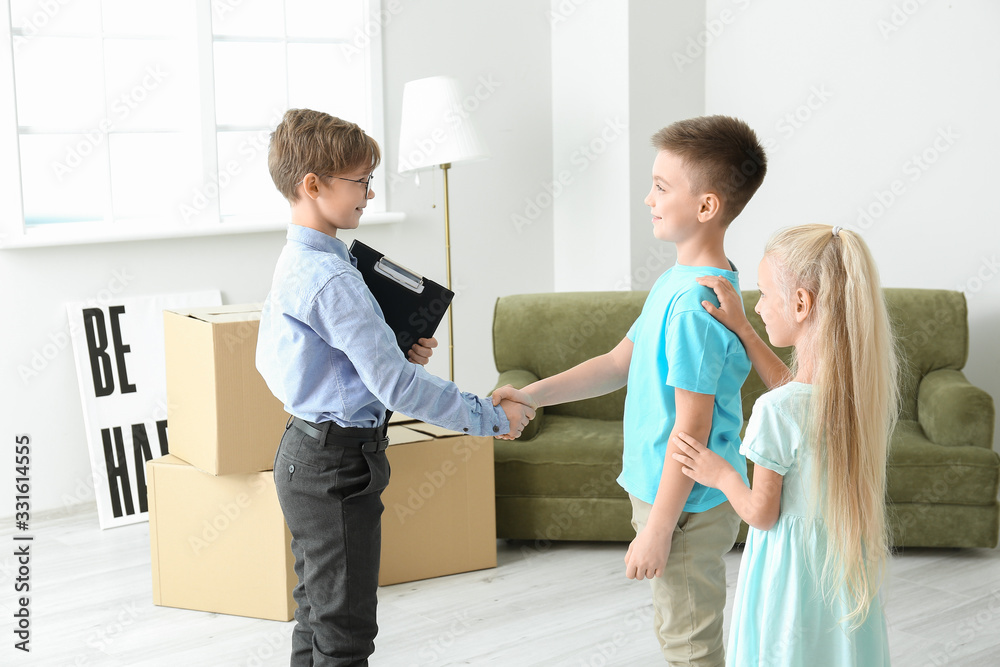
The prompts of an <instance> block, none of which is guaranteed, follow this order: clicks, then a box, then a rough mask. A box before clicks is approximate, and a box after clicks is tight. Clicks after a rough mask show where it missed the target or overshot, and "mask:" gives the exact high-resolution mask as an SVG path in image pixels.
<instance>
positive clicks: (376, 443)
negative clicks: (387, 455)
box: [361, 437, 389, 454]
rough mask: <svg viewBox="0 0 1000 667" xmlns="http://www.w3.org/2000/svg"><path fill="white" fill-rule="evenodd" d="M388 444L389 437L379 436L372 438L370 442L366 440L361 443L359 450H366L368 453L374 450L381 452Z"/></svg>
mask: <svg viewBox="0 0 1000 667" xmlns="http://www.w3.org/2000/svg"><path fill="white" fill-rule="evenodd" d="M388 446H389V438H386V437H381V438H379V439H378V440H372V441H371V442H366V443H365V444H363V445H361V451H363V452H368V453H369V454H371V453H374V452H383V451H385V448H386V447H388Z"/></svg>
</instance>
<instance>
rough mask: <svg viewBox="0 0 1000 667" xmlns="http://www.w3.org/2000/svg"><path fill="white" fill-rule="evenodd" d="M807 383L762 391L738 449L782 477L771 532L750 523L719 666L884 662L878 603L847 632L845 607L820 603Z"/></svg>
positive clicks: (862, 666) (820, 531)
mask: <svg viewBox="0 0 1000 667" xmlns="http://www.w3.org/2000/svg"><path fill="white" fill-rule="evenodd" d="M811 395H812V386H811V385H808V384H802V383H799V382H790V383H788V384H786V385H784V386H782V387H779V388H777V389H774V390H773V391H770V392H768V393H766V394H764V395H763V396H761V397H760V398H759V399H758V400H757V402H756V404H755V405H754V408H753V414H752V415H751V417H750V421H749V423H748V424H747V430H746V435H745V437H744V440H743V445H742V446H741V448H740V452H741V453H742V454H744V455H745V456H746V457H747V458H748V459H749V460H751V461H753V462H754V463H755V464H756V465H759V466H763V467H765V468H768V469H770V470H773V471H775V472H777V473H779V474H781V475H782V476H783V480H782V487H781V515H780V517H779V518H778V522H777V523H776V524H775V525H774V526H773V527H772V528H771V529H770V530H757V529H755V528H750V532H749V534H748V536H747V542H746V547H745V548H744V550H743V560H742V562H741V563H740V576H739V581H738V582H737V584H736V602H735V605H734V609H733V616H732V621H731V624H730V633H729V648H728V650H727V651H726V665H728V666H729V667H734V666H738V667H756V666H758V665H760V666H764V665H767V666H772V665H773V666H781V667H793V666H795V665H808V666H809V667H823V666H825V665H829V666H830V667H851V666H857V667H880V666H883V665H888V664H889V643H888V637H887V632H886V625H885V615H884V614H883V612H882V605H881V601H880V600H878V599H876V600H874V601H873V602H872V605H871V607H870V610H869V612H868V617H867V619H866V620H865V622H864V624H863V625H862V626H861V627H860V628H858V629H856V630H853V631H851V630H850V629H849V628H848V627H847V626H846V624H842V623H840V622H839V619H840V618H842V617H843V616H845V615H846V612H847V606H846V605H845V604H844V603H843V602H842V601H841V598H839V597H838V598H837V599H835V600H833V601H832V602H825V601H824V600H823V597H822V594H821V592H820V587H819V581H820V572H821V569H822V567H823V559H824V554H825V552H826V550H825V528H824V525H823V521H822V520H821V519H814V520H810V519H809V518H808V516H809V510H810V503H811V500H812V497H813V491H812V477H811V475H812V464H813V459H814V450H813V449H812V448H811V447H809V446H807V443H806V440H805V438H806V436H805V427H806V416H807V414H808V406H809V399H810V397H811Z"/></svg>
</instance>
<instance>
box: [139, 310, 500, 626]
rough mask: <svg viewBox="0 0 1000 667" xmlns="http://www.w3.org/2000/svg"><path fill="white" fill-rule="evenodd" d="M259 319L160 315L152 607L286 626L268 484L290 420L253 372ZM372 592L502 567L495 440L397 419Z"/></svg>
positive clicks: (278, 518)
mask: <svg viewBox="0 0 1000 667" xmlns="http://www.w3.org/2000/svg"><path fill="white" fill-rule="evenodd" d="M259 319H260V305H259V304H252V305H244V306H222V307H215V308H199V309H192V310H186V311H177V312H171V311H166V312H165V313H164V341H165V345H166V364H167V369H166V370H167V402H168V412H167V420H168V428H169V446H170V455H169V456H165V457H163V458H160V459H154V460H152V461H150V462H149V464H148V465H147V479H148V480H149V482H148V493H149V520H150V542H151V547H152V565H153V602H154V603H155V604H158V605H164V606H171V607H182V608H185V609H198V610H203V611H213V612H221V613H228V614H236V615H242V616H254V617H258V618H270V619H276V620H289V619H290V618H292V615H293V614H294V610H295V603H294V600H293V599H292V595H291V593H292V589H293V588H294V586H295V583H296V578H295V574H294V569H293V566H294V559H293V557H292V554H291V547H290V544H291V534H290V533H289V531H288V528H287V527H286V526H285V522H284V519H283V518H282V515H281V509H280V506H279V504H278V499H277V494H276V491H275V488H274V478H273V474H272V472H271V470H272V468H273V465H274V456H275V453H276V451H277V447H278V443H279V441H280V439H281V435H282V433H284V430H285V424H286V422H287V420H288V415H287V414H286V413H285V411H284V409H283V407H282V405H281V403H280V402H279V401H278V400H277V399H276V398H274V396H273V395H272V394H271V392H270V390H268V388H267V385H266V384H265V383H264V380H263V378H261V376H260V374H259V373H258V372H257V370H256V367H255V364H254V359H255V354H256V347H257V329H258V325H259ZM389 439H390V445H391V446H390V447H389V449H388V450H387V451H386V455H387V456H388V458H389V464H390V466H391V468H392V474H391V477H390V481H389V486H388V488H386V490H385V491H384V492H383V493H382V502H383V504H384V505H385V513H384V514H383V517H382V557H381V568H380V576H379V584H381V585H388V584H393V583H400V582H405V581H413V580H416V579H426V578H429V577H436V576H442V575H446V574H454V573H457V572H467V571H470V570H478V569H483V568H488V567H496V514H495V504H494V491H493V489H494V483H493V440H492V439H491V438H478V437H472V436H467V435H462V434H458V433H453V432H450V431H446V430H443V429H439V428H437V427H434V426H429V425H427V424H422V423H420V422H416V421H413V420H409V419H406V418H400V417H397V418H396V419H394V422H393V425H392V426H390V432H389Z"/></svg>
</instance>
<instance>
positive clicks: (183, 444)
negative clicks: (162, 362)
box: [163, 304, 288, 475]
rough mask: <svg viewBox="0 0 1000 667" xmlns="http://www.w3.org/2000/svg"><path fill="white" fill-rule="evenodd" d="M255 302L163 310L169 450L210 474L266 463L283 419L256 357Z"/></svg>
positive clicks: (257, 317) (253, 469)
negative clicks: (259, 368) (257, 365)
mask: <svg viewBox="0 0 1000 667" xmlns="http://www.w3.org/2000/svg"><path fill="white" fill-rule="evenodd" d="M260 307H261V304H249V305H246V304H244V305H234V306H215V307H211V308H192V309H187V310H178V311H169V310H166V311H164V312H163V327H164V345H165V347H166V355H165V356H166V365H167V368H166V371H167V372H166V375H167V423H168V428H169V431H168V433H169V438H170V441H169V447H170V453H171V454H175V455H177V456H179V457H181V458H182V459H184V460H185V461H187V462H188V463H190V464H191V465H193V466H195V467H196V468H200V469H201V470H204V471H205V472H209V473H212V474H213V475H229V474H234V473H248V472H260V471H263V470H270V469H271V468H272V467H273V466H274V455H275V453H276V452H277V451H278V443H279V442H280V441H281V435H282V434H283V433H284V431H285V423H286V422H287V421H288V414H287V413H285V410H284V407H283V406H282V404H281V401H279V400H278V399H276V398H275V397H274V395H273V394H271V390H270V389H268V388H267V385H266V384H265V383H264V378H262V377H261V376H260V373H258V372H257V367H256V364H255V358H256V353H257V329H258V327H259V326H260Z"/></svg>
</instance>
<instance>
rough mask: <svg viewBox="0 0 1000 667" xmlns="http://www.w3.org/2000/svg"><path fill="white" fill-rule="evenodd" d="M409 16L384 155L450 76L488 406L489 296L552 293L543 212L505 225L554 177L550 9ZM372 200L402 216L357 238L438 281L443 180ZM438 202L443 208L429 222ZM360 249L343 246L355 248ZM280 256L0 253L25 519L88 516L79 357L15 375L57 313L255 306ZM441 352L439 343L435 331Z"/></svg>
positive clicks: (2, 430)
mask: <svg viewBox="0 0 1000 667" xmlns="http://www.w3.org/2000/svg"><path fill="white" fill-rule="evenodd" d="M402 7H403V9H402V11H401V12H399V13H398V14H396V15H394V16H392V18H391V20H390V21H389V22H388V23H387V25H385V26H384V75H385V114H386V116H385V118H386V133H387V135H388V136H387V138H386V141H385V146H383V149H384V154H385V156H386V160H387V164H388V165H389V167H390V170H394V169H395V166H396V158H397V153H396V141H397V138H398V134H399V111H400V105H401V101H402V88H403V84H404V83H405V82H406V81H409V80H411V79H416V78H419V77H424V76H430V75H435V74H448V75H452V76H455V77H456V78H457V79H458V80H459V82H460V84H461V85H462V86H463V88H464V90H465V92H466V94H467V95H469V96H471V97H472V99H471V100H470V101H469V108H470V113H471V114H472V115H474V117H475V120H476V122H477V123H478V125H479V127H480V130H481V132H482V134H483V135H484V138H485V140H486V142H487V144H488V145H489V146H490V148H491V149H492V154H493V156H492V159H490V160H487V161H484V162H479V163H471V164H456V165H455V166H454V167H453V169H452V170H451V177H450V185H451V207H452V210H451V218H452V262H453V273H454V283H455V285H456V286H457V288H458V289H457V291H458V292H459V295H458V297H457V298H456V302H455V329H456V332H455V337H456V345H457V348H456V352H455V357H456V379H457V380H458V382H459V385H460V386H462V388H463V389H467V390H469V391H474V392H476V393H480V394H483V393H485V392H487V391H489V389H490V388H491V387H492V386H493V383H494V381H495V380H496V371H495V368H494V366H493V358H492V342H491V335H490V332H491V324H492V313H493V303H494V301H495V299H496V297H497V296H499V295H503V294H511V293H516V292H533V291H539V292H544V291H551V290H552V285H553V279H552V269H551V258H552V225H551V213H550V212H543V213H542V214H541V215H540V216H539V217H538V219H537V220H536V221H535V222H534V224H533V225H531V226H530V227H529V228H525V229H522V230H520V231H518V230H517V229H516V228H515V226H514V224H513V222H512V220H511V215H512V214H513V213H514V212H517V211H520V210H521V208H522V207H523V200H524V198H525V196H528V195H530V194H533V193H534V192H535V191H536V190H537V188H538V185H539V183H541V182H542V181H543V180H545V179H546V178H548V177H549V173H550V170H551V164H552V159H551V145H552V136H551V114H550V96H549V91H550V84H549V79H550V72H551V67H550V64H549V21H548V18H547V10H548V3H547V2H539V1H538V0H517V1H515V2H507V3H503V5H502V6H501V5H485V4H482V5H480V4H479V3H476V6H474V7H473V6H472V5H471V3H463V2H460V1H459V0H433V1H432V0H422V1H419V2H412V3H411V2H406V3H403V4H402ZM484 82H487V83H484ZM477 89H478V93H479V99H476V92H477ZM491 89H492V90H491ZM472 106H477V108H476V109H475V110H474V111H473V110H471V107H472ZM380 186H381V189H380V191H379V192H377V195H378V196H385V195H386V194H387V191H389V192H388V195H389V208H390V209H392V210H402V211H405V212H406V213H407V215H408V218H407V220H406V221H405V222H403V223H397V224H390V225H378V226H371V227H364V228H362V229H361V230H359V231H358V232H357V234H356V235H357V236H359V237H362V238H364V240H365V241H366V242H368V243H369V244H370V245H373V246H374V247H376V248H379V249H380V250H382V251H383V252H385V253H386V254H387V255H389V256H390V257H393V258H394V259H397V260H398V261H399V262H401V263H402V264H404V265H406V266H410V267H412V268H414V269H417V270H420V271H422V272H424V273H426V274H427V275H429V276H430V277H432V278H435V279H437V280H439V281H442V282H443V280H444V273H445V269H444V228H443V219H444V218H443V209H442V204H441V200H442V183H441V179H440V176H438V175H435V176H434V177H432V176H431V175H430V174H422V176H421V186H420V188H419V189H418V188H416V187H414V185H413V182H412V179H409V178H408V179H406V180H405V181H403V182H398V183H394V184H390V183H381V184H376V189H379V188H380ZM434 201H436V202H437V205H438V206H437V208H431V204H432V202H434ZM353 236H354V235H347V234H345V235H344V238H345V240H347V241H348V242H349V241H350V238H352V237H353ZM283 244H284V233H283V232H281V233H266V234H252V235H235V236H225V237H215V238H197V239H177V240H170V241H155V242H141V243H139V242H135V243H114V244H99V245H88V246H77V247H60V248H40V249H26V250H10V251H3V252H0V285H2V286H3V289H2V292H0V305H2V310H3V312H4V316H3V317H2V318H0V347H2V349H3V357H2V373H0V405H2V406H3V409H2V413H0V434H2V437H4V438H5V440H6V441H7V444H5V446H4V449H3V451H6V452H8V453H9V452H11V451H12V450H11V448H10V447H12V446H13V438H14V435H15V434H20V433H27V434H29V435H30V436H31V438H32V442H33V443H34V447H33V460H32V478H33V480H34V484H33V488H32V509H33V511H36V512H37V511H43V510H48V509H57V508H62V507H65V506H66V505H67V504H69V503H76V502H93V489H92V484H91V482H90V463H89V457H88V453H87V443H86V439H85V434H84V431H83V415H82V410H81V407H80V397H79V393H78V390H77V381H76V373H75V370H74V366H73V353H72V350H71V349H70V348H69V347H68V346H66V347H65V348H64V349H62V350H61V351H58V353H57V354H54V355H52V354H51V352H52V350H54V349H55V348H52V347H50V348H48V352H49V353H50V356H52V357H53V358H52V359H45V360H44V361H45V364H44V367H43V368H42V369H41V370H40V372H39V373H38V375H37V377H32V378H30V379H29V380H28V381H27V382H25V381H22V380H21V379H20V378H19V376H18V373H17V368H18V366H21V365H27V366H29V367H30V364H31V360H32V357H33V355H34V354H35V353H36V352H37V353H39V354H42V353H43V349H44V348H45V346H46V345H47V344H50V345H51V344H53V341H58V340H59V339H60V333H61V332H65V331H66V329H67V322H66V311H65V309H64V307H63V305H62V304H63V303H65V302H67V301H78V300H86V299H91V298H94V299H97V298H100V297H101V295H102V292H103V291H105V290H109V291H111V292H113V293H114V294H115V296H137V295H144V294H155V293H164V292H173V291H182V290H195V289H205V288H218V289H221V290H222V293H223V299H224V302H225V303H240V302H250V301H260V300H263V298H264V297H265V295H266V293H267V290H268V287H269V285H270V279H271V273H272V270H273V267H274V262H275V259H276V258H277V255H278V253H279V252H280V250H281V247H282V245H283ZM116 276H118V277H116ZM121 276H126V277H127V278H126V279H124V280H121V279H120V277H121ZM441 338H442V343H443V344H444V343H445V341H444V339H445V338H446V336H445V335H443V333H442V336H441ZM432 371H433V372H436V373H437V374H439V375H444V376H447V372H448V365H447V356H446V354H442V352H441V351H439V352H438V356H437V358H436V359H435V360H434V362H433V366H432ZM8 463H11V462H8ZM12 467H13V466H12V465H7V466H4V467H3V468H2V469H0V484H2V485H3V486H4V488H13V482H12V477H13V475H12ZM7 498H8V500H10V501H11V503H12V502H13V499H12V496H8V497H7ZM12 512H13V505H11V506H9V507H5V508H4V509H0V515H8V514H11V513H12Z"/></svg>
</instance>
